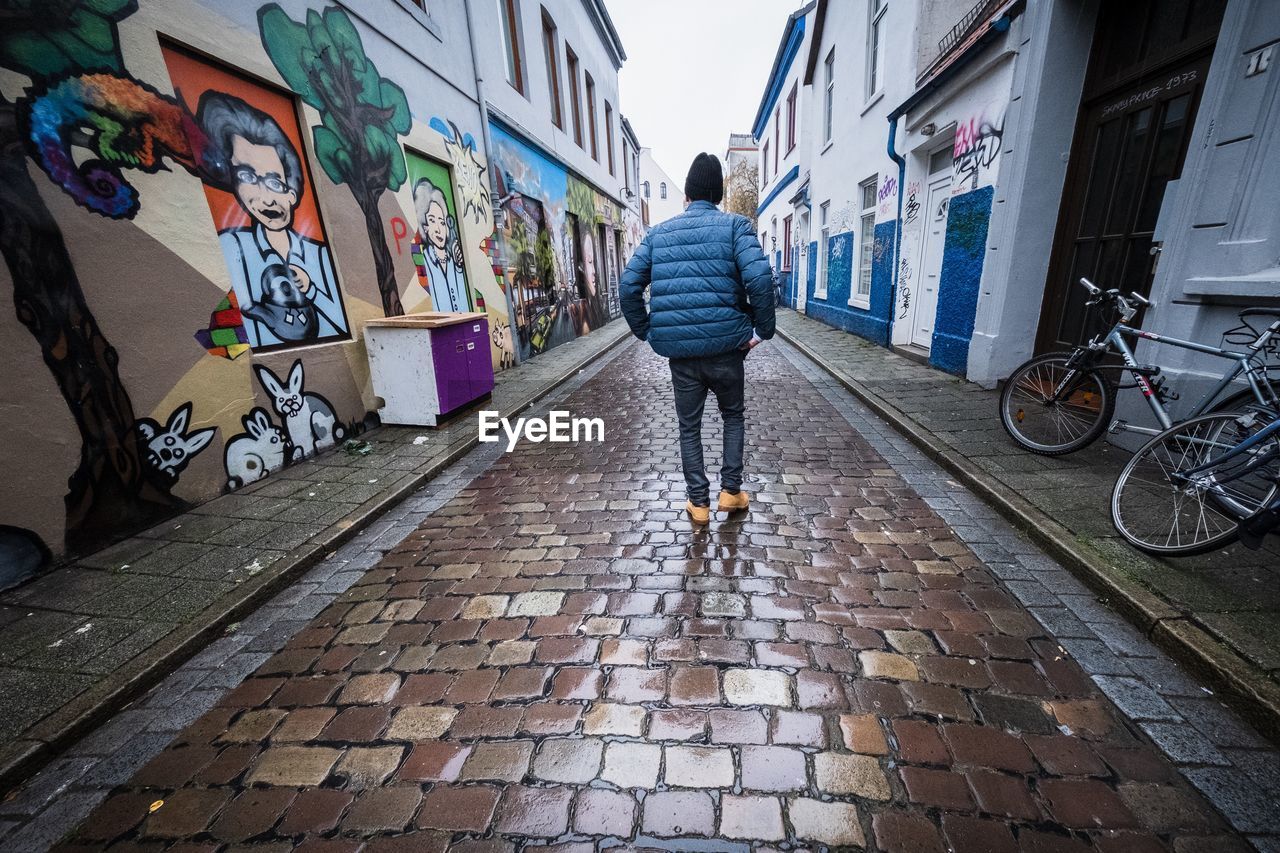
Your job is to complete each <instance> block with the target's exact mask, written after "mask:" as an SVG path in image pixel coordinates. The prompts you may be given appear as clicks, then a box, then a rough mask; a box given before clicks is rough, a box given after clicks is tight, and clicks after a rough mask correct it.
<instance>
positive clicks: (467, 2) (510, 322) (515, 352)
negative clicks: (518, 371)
mask: <svg viewBox="0 0 1280 853" xmlns="http://www.w3.org/2000/svg"><path fill="white" fill-rule="evenodd" d="M462 8H463V11H464V12H465V14H466V19H467V41H468V42H469V43H470V46H471V67H472V68H474V69H475V72H476V100H477V101H479V102H480V135H481V138H482V139H483V141H484V162H485V167H486V168H485V171H486V172H488V173H489V215H490V216H491V217H493V235H492V237H494V238H496V236H497V233H498V221H499V218H500V217H501V216H502V211H501V208H500V207H499V198H498V193H497V191H496V190H494V188H493V175H494V163H493V137H492V136H491V135H490V134H489V102H488V100H486V99H485V96H484V73H483V72H482V71H481V70H480V60H479V56H480V52H479V51H478V50H477V49H476V28H475V27H474V26H472V23H471V0H463V2H462ZM458 144H462V140H461V139H459V140H458ZM490 272H492V270H490ZM502 291H503V295H504V296H505V297H506V301H507V333H508V334H509V335H510V336H511V358H512V363H513V364H519V363H520V347H518V346H516V308H515V303H514V302H512V300H511V291H510V290H509V289H508V288H506V287H503V288H502Z"/></svg>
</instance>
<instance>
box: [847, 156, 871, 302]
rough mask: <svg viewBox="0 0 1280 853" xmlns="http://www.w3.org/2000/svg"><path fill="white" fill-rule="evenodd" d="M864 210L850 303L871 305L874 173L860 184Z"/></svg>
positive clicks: (860, 195)
mask: <svg viewBox="0 0 1280 853" xmlns="http://www.w3.org/2000/svg"><path fill="white" fill-rule="evenodd" d="M858 197H859V199H860V201H861V205H862V212H861V213H860V214H859V216H858V277H857V279H856V281H855V282H854V286H853V292H852V293H850V294H849V304H850V305H857V306H859V307H861V308H870V307H871V261H872V258H873V256H874V254H875V243H876V179H875V176H874V175H873V176H872V177H870V178H867V179H866V180H865V181H863V182H862V183H860V184H858Z"/></svg>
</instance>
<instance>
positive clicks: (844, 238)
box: [805, 222, 894, 346]
mask: <svg viewBox="0 0 1280 853" xmlns="http://www.w3.org/2000/svg"><path fill="white" fill-rule="evenodd" d="M893 231H894V223H893V222H883V223H881V224H879V225H877V226H876V230H875V249H874V250H873V255H872V263H871V299H870V302H871V306H870V308H869V309H863V308H857V307H855V306H853V305H850V304H849V293H850V288H851V287H852V286H853V276H854V264H855V262H856V260H857V258H856V254H857V252H856V246H855V245H854V235H853V233H852V232H845V233H843V234H836V235H835V236H833V237H832V238H831V241H830V251H831V255H830V257H829V259H828V261H827V296H826V298H825V299H819V298H817V297H815V296H814V289H815V287H816V283H817V278H818V275H817V260H818V244H817V243H811V244H810V248H809V284H808V294H807V301H806V304H805V313H806V314H808V315H809V316H810V317H813V318H814V319H815V320H821V321H822V322H824V323H826V324H827V325H829V326H834V327H836V328H837V329H843V330H844V331H846V332H852V333H853V334H855V335H858V336H859V337H863V338H866V339H867V340H869V341H873V342H875V343H877V344H880V345H881V346H888V344H889V315H890V313H891V311H892V310H893V306H892V302H893V294H892V289H893Z"/></svg>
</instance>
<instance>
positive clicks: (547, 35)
mask: <svg viewBox="0 0 1280 853" xmlns="http://www.w3.org/2000/svg"><path fill="white" fill-rule="evenodd" d="M542 55H543V56H544V57H545V58H546V60H547V90H548V92H549V93H550V95H551V123H552V124H554V125H555V126H556V127H558V128H560V129H561V130H564V107H563V106H562V101H561V98H560V61H559V59H558V58H557V56H556V24H555V21H553V20H551V16H550V15H548V14H547V10H546V9H543V10H542Z"/></svg>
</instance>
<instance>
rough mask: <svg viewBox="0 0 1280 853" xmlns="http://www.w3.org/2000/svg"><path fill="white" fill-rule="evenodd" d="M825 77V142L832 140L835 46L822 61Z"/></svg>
mask: <svg viewBox="0 0 1280 853" xmlns="http://www.w3.org/2000/svg"><path fill="white" fill-rule="evenodd" d="M822 67H823V74H824V79H825V81H826V85H827V94H826V97H825V99H824V100H823V102H822V139H823V141H824V142H830V141H831V113H832V110H833V109H834V108H835V98H836V49H835V48H834V47H833V48H831V51H830V52H829V53H828V54H827V58H826V60H825V61H824V62H823V63H822Z"/></svg>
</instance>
